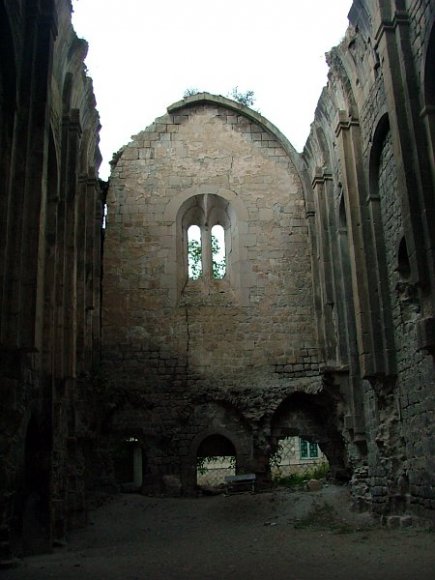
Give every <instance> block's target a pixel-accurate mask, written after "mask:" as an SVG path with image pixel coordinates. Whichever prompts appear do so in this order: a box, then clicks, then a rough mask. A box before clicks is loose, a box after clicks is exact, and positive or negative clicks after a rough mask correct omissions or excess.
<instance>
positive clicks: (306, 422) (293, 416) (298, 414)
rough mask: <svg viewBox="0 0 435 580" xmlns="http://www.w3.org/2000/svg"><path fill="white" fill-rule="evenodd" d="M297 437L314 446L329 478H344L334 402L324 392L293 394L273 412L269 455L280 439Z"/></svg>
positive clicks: (343, 452)
mask: <svg viewBox="0 0 435 580" xmlns="http://www.w3.org/2000/svg"><path fill="white" fill-rule="evenodd" d="M291 436H298V437H300V438H301V439H303V440H305V441H307V442H309V443H313V444H315V443H317V444H318V446H319V447H320V449H321V451H322V452H323V453H324V455H325V456H326V458H327V460H328V462H329V465H330V468H331V477H332V478H333V479H340V480H343V479H348V478H349V476H350V473H349V471H348V469H347V459H346V449H345V445H344V440H343V437H342V435H341V433H340V432H339V429H338V417H337V402H336V401H335V400H333V399H332V397H330V396H329V395H328V394H327V393H326V392H322V393H319V394H316V395H311V394H307V393H303V392H296V393H294V394H293V395H290V396H289V397H287V398H286V399H285V400H284V401H283V402H282V403H281V404H280V405H279V407H278V408H277V409H276V411H275V413H274V415H273V417H272V422H271V453H270V455H272V454H273V453H274V452H275V451H276V449H277V447H278V443H279V441H280V440H281V439H284V438H286V437H291Z"/></svg>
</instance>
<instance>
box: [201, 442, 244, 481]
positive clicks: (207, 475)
mask: <svg viewBox="0 0 435 580" xmlns="http://www.w3.org/2000/svg"><path fill="white" fill-rule="evenodd" d="M236 465H237V453H236V449H235V447H234V445H233V443H232V441H231V440H230V439H228V438H227V437H225V436H224V435H219V434H212V435H208V436H207V437H206V438H205V439H203V440H202V441H201V443H200V445H199V447H198V451H197V454H196V484H197V486H198V487H200V488H202V487H212V488H220V487H222V486H223V485H224V483H225V477H227V476H231V475H235V474H236Z"/></svg>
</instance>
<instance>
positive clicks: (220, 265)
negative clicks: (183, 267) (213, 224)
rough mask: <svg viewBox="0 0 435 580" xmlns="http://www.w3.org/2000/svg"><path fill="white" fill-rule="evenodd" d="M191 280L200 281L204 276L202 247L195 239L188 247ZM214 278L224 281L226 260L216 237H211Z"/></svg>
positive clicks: (191, 240) (190, 241)
mask: <svg viewBox="0 0 435 580" xmlns="http://www.w3.org/2000/svg"><path fill="white" fill-rule="evenodd" d="M187 254H188V265H189V278H190V279H191V280H198V279H199V278H201V276H202V245H201V242H200V241H198V240H195V239H190V240H189V241H188V246H187ZM211 254H212V276H213V278H214V279H215V280H222V278H223V277H224V276H225V269H226V260H225V256H222V252H221V246H220V244H219V240H218V239H217V237H216V236H214V235H212V236H211Z"/></svg>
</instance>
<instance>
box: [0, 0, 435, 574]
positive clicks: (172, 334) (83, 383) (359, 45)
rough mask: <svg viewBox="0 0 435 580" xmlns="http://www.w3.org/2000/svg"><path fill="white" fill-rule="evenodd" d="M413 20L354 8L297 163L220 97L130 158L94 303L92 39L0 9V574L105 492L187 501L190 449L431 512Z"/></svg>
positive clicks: (434, 304) (430, 191)
mask: <svg viewBox="0 0 435 580" xmlns="http://www.w3.org/2000/svg"><path fill="white" fill-rule="evenodd" d="M402 4H403V5H402ZM402 4H401V6H400V11H399V10H398V9H397V7H396V4H395V3H393V2H391V3H389V2H382V3H380V2H379V3H378V2H369V1H368V0H355V1H354V3H353V6H352V9H351V11H350V14H349V19H350V23H351V25H350V27H349V29H348V30H347V32H346V35H345V37H344V40H343V42H342V43H341V44H340V45H339V46H338V47H336V48H334V49H332V50H331V52H330V53H329V54H328V56H327V60H328V63H329V66H330V70H329V76H328V85H327V86H326V87H325V89H324V90H323V92H322V95H321V97H320V100H319V102H318V105H317V109H316V111H315V117H314V122H313V124H312V128H311V133H310V136H309V138H308V141H307V143H306V146H305V148H304V152H303V154H298V153H296V152H295V151H294V149H293V148H292V146H291V145H290V143H288V141H287V140H286V139H285V138H284V137H283V135H282V134H281V133H280V132H279V131H278V130H277V129H276V128H275V127H273V125H271V124H270V123H269V122H268V121H267V120H266V119H264V118H263V117H262V116H261V115H259V114H258V113H255V112H254V111H251V110H250V109H248V108H245V107H243V106H241V105H240V104H239V103H236V102H233V101H230V100H228V99H225V98H224V97H216V96H213V95H209V94H204V93H201V94H199V95H195V96H193V97H190V98H189V99H185V100H183V101H180V102H178V103H175V104H174V105H172V106H170V107H169V108H168V111H167V114H166V115H164V116H163V117H161V118H159V119H156V121H155V122H154V123H153V124H152V125H151V126H150V127H149V128H148V129H146V130H144V131H143V132H141V133H140V134H138V135H137V136H136V137H134V138H133V141H132V142H131V143H129V144H127V145H126V146H125V147H124V148H123V149H122V150H121V151H120V152H118V153H117V154H116V156H115V157H114V161H113V172H112V176H111V180H110V186H109V190H108V192H107V201H108V209H109V213H108V227H107V230H106V235H105V248H104V256H105V268H104V279H103V293H102V295H103V299H104V306H103V308H101V304H100V296H101V264H100V260H101V249H102V248H101V242H102V230H101V225H102V213H103V212H102V209H103V208H102V202H103V198H104V196H105V193H106V192H105V191H103V190H104V187H102V185H103V184H101V183H100V182H99V181H98V179H97V171H98V165H99V162H100V156H99V152H98V146H97V143H98V129H99V119H98V114H97V112H96V110H95V99H94V96H93V91H92V83H91V81H90V79H89V78H87V77H86V74H85V71H84V68H83V58H84V56H85V54H86V50H87V46H86V43H85V42H84V41H81V40H79V39H77V37H76V36H75V34H74V32H73V30H72V28H71V24H70V10H71V4H70V2H69V1H68V0H56V1H55V2H24V0H0V36H1V39H2V42H1V46H0V151H1V162H0V185H1V187H0V191H1V193H0V210H1V211H0V216H1V222H2V227H1V228H0V315H1V329H0V383H1V401H2V405H1V407H0V426H1V427H0V566H1V565H2V562H3V563H4V564H5V565H9V563H10V562H14V561H15V560H14V558H13V556H14V555H21V554H23V553H36V552H38V551H42V550H49V549H50V548H51V546H52V544H53V542H56V543H58V544H61V543H63V541H64V538H65V534H66V532H67V530H68V528H69V527H71V526H73V525H83V524H85V523H86V494H87V493H88V491H89V490H95V489H100V490H104V491H110V492H112V491H114V490H116V489H120V488H124V489H132V488H133V487H134V489H138V488H141V489H142V491H143V492H144V493H148V492H152V493H171V494H175V495H177V494H179V493H195V488H196V462H197V457H198V453H199V452H201V453H203V454H205V456H210V455H213V454H216V453H219V452H225V453H230V454H234V456H235V457H236V459H237V470H238V471H239V472H243V473H255V474H256V481H257V485H258V488H259V489H263V488H264V487H265V486H267V485H268V484H269V483H270V469H269V460H270V457H271V455H272V454H273V453H274V452H275V450H276V449H277V446H278V442H279V440H280V439H282V438H284V437H288V436H294V435H299V436H300V437H303V438H305V439H307V440H308V441H311V442H317V443H318V444H319V446H320V448H321V449H322V451H323V452H324V453H325V455H326V456H327V458H328V459H329V462H330V465H331V470H332V476H333V477H335V478H336V479H341V480H343V479H349V480H350V484H351V488H352V491H353V494H354V498H355V504H356V506H357V507H358V508H359V509H361V510H362V509H367V508H370V509H371V510H372V512H373V513H374V514H376V515H377V516H378V517H379V518H380V520H381V521H383V522H385V523H386V524H387V525H390V526H408V525H410V524H411V523H412V524H413V525H414V524H415V523H420V522H423V521H427V520H428V519H432V520H433V519H434V516H433V514H434V509H435V498H434V494H433V487H434V471H435V445H434V432H433V426H434V423H435V421H434V419H435V411H434V409H435V405H434V393H435V389H434V387H435V384H434V383H435V377H434V354H435V344H434V336H435V335H434V323H433V321H434V320H435V298H434V297H435V268H434V248H435V227H434V218H435V215H434V210H433V198H434V190H435V186H434V183H435V165H434V150H435V144H434V142H435V134H434V126H435V124H434V116H433V111H434V110H435V73H434V69H433V62H434V61H435V32H434V31H435V28H434V21H435V9H434V5H433V2H428V1H424V0H417V1H415V2H408V3H402ZM192 224H195V225H198V226H199V227H200V228H201V230H202V235H203V253H204V264H205V265H206V266H205V268H204V272H203V276H202V278H201V279H199V280H195V281H194V280H189V279H188V276H187V241H186V240H187V238H186V235H187V230H188V227H189V226H190V225H192ZM216 224H219V225H221V226H222V227H223V228H224V230H225V232H226V241H225V245H226V258H227V271H226V275H225V277H224V278H223V279H214V278H213V276H212V265H211V259H210V258H211V251H212V244H211V239H210V230H211V228H212V227H213V225H216ZM101 318H102V326H103V331H104V335H103V340H102V341H101V336H100V328H101V325H100V323H101ZM100 349H101V351H102V355H103V360H102V364H100V358H99V356H100ZM207 454H208V455H207Z"/></svg>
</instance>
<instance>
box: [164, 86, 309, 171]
mask: <svg viewBox="0 0 435 580" xmlns="http://www.w3.org/2000/svg"><path fill="white" fill-rule="evenodd" d="M204 103H208V104H212V105H221V106H222V107H226V108H227V109H231V110H233V111H236V112H238V113H240V114H241V115H244V116H245V117H247V118H248V119H249V120H251V121H255V122H256V123H258V124H259V125H262V126H263V127H265V128H266V129H267V130H268V131H270V132H271V133H272V134H273V135H274V136H275V137H276V138H277V140H278V141H279V142H280V143H281V145H282V147H283V148H284V149H285V151H286V153H287V154H288V155H289V157H290V158H291V159H292V160H293V162H294V163H295V164H296V165H298V163H297V161H298V159H299V157H300V153H298V152H297V151H296V149H295V148H294V147H293V145H292V144H291V143H290V141H289V140H288V139H287V137H286V136H285V135H284V134H283V133H281V131H280V130H279V129H278V128H277V127H276V126H275V125H274V124H273V123H271V122H270V121H268V120H267V119H266V118H265V117H263V115H261V114H260V113H257V111H254V110H253V109H250V108H249V107H246V106H245V105H242V104H241V103H238V102H237V101H233V100H232V99H228V98H227V97H223V96H222V95H212V94H211V93H197V94H196V95H192V96H190V97H185V98H184V99H182V100H181V101H177V102H176V103H173V104H172V105H169V107H168V108H167V111H168V113H177V112H178V111H180V110H181V109H184V108H185V107H190V106H193V105H199V104H204Z"/></svg>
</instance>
